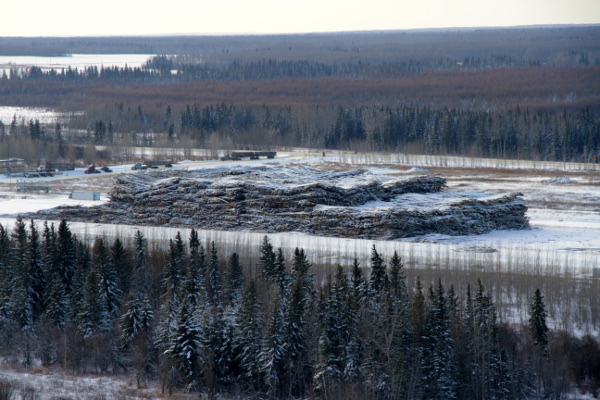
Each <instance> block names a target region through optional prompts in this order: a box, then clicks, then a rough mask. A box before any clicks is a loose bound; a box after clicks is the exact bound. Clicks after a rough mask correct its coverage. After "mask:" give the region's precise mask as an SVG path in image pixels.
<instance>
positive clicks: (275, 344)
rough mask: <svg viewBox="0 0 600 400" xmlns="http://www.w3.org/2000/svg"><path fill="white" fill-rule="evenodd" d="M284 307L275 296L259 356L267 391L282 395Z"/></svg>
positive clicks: (284, 357) (284, 353)
mask: <svg viewBox="0 0 600 400" xmlns="http://www.w3.org/2000/svg"><path fill="white" fill-rule="evenodd" d="M283 323H284V307H283V306H282V301H281V299H280V298H275V301H274V303H273V309H272V312H271V318H270V320H269V325H268V327H267V331H266V335H265V337H264V338H263V344H262V349H261V352H260V356H259V365H260V370H261V375H262V377H263V379H264V382H265V385H266V388H267V392H268V393H269V394H270V395H272V396H274V397H280V396H281V395H282V394H283V391H284V388H285V384H286V382H285V372H286V371H285V360H286V349H285V337H284V335H283Z"/></svg>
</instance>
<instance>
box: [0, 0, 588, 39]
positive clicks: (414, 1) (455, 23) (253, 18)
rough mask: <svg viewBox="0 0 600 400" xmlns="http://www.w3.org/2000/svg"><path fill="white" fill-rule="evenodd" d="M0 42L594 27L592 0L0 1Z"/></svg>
mask: <svg viewBox="0 0 600 400" xmlns="http://www.w3.org/2000/svg"><path fill="white" fill-rule="evenodd" d="M0 13H1V14H2V18H1V19H0V36H86V35H150V34H236V33H242V34H248V33H257V34H260V33H304V32H329V31H352V30H389V29H415V28H448V27H483V26H516V25H538V24H588V23H600V0H493V1H492V0H411V1H405V0H302V1H300V0H211V1H206V0H92V1H86V0H26V1H23V0H0Z"/></svg>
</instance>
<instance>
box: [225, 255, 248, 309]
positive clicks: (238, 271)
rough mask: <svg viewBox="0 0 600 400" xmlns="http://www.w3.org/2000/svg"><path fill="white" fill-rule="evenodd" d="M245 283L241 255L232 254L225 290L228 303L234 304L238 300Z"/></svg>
mask: <svg viewBox="0 0 600 400" xmlns="http://www.w3.org/2000/svg"><path fill="white" fill-rule="evenodd" d="M243 283H244V270H243V268H242V266H241V265H240V256H238V255H237V253H233V254H231V256H230V257H229V262H228V263H227V277H226V284H225V291H226V296H227V300H228V303H229V304H230V305H234V304H236V303H237V302H238V300H239V297H240V291H241V289H242V285H243Z"/></svg>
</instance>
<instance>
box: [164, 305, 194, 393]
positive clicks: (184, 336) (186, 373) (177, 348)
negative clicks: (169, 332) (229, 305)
mask: <svg viewBox="0 0 600 400" xmlns="http://www.w3.org/2000/svg"><path fill="white" fill-rule="evenodd" d="M201 348H202V337H201V333H200V330H199V328H198V326H197V323H196V321H195V319H194V314H193V312H192V311H191V310H190V309H189V307H188V304H187V302H184V303H183V305H182V306H181V310H180V311H179V317H178V318H177V326H176V328H175V331H174V332H173V341H172V343H171V345H170V347H169V348H168V350H167V354H170V355H171V356H172V357H173V358H174V359H175V361H176V365H177V368H178V369H179V371H180V374H181V377H182V379H183V381H184V383H185V384H186V386H187V388H188V389H198V385H199V383H198V378H199V371H200V363H201V361H202V356H201Z"/></svg>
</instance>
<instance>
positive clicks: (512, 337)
mask: <svg viewBox="0 0 600 400" xmlns="http://www.w3.org/2000/svg"><path fill="white" fill-rule="evenodd" d="M38 229H39V227H38V225H37V224H36V223H35V222H34V221H31V222H30V223H26V222H25V221H23V220H22V219H21V218H18V219H17V221H16V224H15V227H14V229H13V231H12V232H8V231H7V230H6V229H4V228H3V227H2V225H0V339H1V341H0V343H1V345H0V355H2V357H3V358H4V360H5V362H13V363H19V365H21V366H22V367H23V366H24V367H26V368H30V367H31V366H33V365H35V364H36V363H41V364H42V365H43V366H52V365H60V366H62V367H63V368H64V369H66V370H69V371H71V372H73V373H86V372H91V371H93V372H96V373H127V374H130V375H131V376H132V378H133V379H134V380H136V381H137V383H138V385H145V384H146V382H147V381H148V380H154V381H158V382H159V383H160V384H161V387H162V390H163V391H169V392H171V391H173V390H175V389H177V388H180V389H183V390H186V391H190V392H199V393H204V394H206V395H210V396H212V397H214V396H216V395H218V394H221V395H224V396H232V397H238V396H241V397H244V396H256V397H265V396H267V397H268V398H272V399H279V398H281V399H284V398H285V399H287V398H324V399H327V398H332V397H335V398H341V397H343V398H345V399H391V398H406V399H423V398H449V399H452V398H469V399H527V398H532V397H544V398H555V399H559V398H563V397H564V396H565V395H566V394H567V393H569V392H571V391H572V390H574V388H576V389H577V390H582V391H587V392H589V393H590V394H591V395H597V394H598V391H599V390H600V362H599V360H600V344H599V343H598V341H597V339H594V338H593V337H592V336H589V335H588V336H584V337H583V338H577V337H574V336H572V335H570V334H568V333H565V332H557V331H553V330H550V329H549V328H548V325H547V321H546V318H547V311H546V305H545V303H544V297H543V295H542V293H541V292H540V290H539V289H537V290H535V291H534V292H532V293H531V295H530V300H529V302H528V306H527V308H528V310H529V311H528V323H525V324H524V325H523V326H521V325H517V324H511V323H507V322H501V321H499V320H498V317H497V310H496V307H495V305H494V303H493V302H492V298H491V296H490V294H489V293H488V291H487V290H486V288H485V287H484V286H483V285H482V284H481V282H480V281H479V282H477V283H476V284H474V286H473V287H471V286H470V285H468V284H467V285H466V290H464V288H462V290H461V293H464V295H459V294H458V292H457V290H456V289H457V288H455V287H453V286H452V285H446V284H444V282H442V280H441V279H439V280H437V282H435V284H434V283H431V284H427V285H428V287H423V284H422V282H421V281H420V279H419V278H417V279H416V282H415V285H414V287H412V286H411V285H409V284H408V281H407V278H406V273H405V270H404V265H403V263H402V259H401V257H400V255H399V254H397V253H394V254H393V255H392V256H391V258H390V259H389V260H388V261H387V262H386V260H385V259H384V258H383V256H382V255H380V254H379V253H378V251H377V249H376V248H375V246H373V249H372V253H371V257H370V262H369V265H368V266H365V267H366V268H363V267H361V266H360V265H359V264H358V262H356V261H355V262H354V263H353V264H352V265H348V266H345V267H342V266H328V267H327V266H325V267H324V268H325V270H327V269H329V270H333V271H335V272H334V273H333V274H329V275H328V276H326V277H325V278H324V279H320V280H317V279H316V278H315V274H314V271H313V270H312V269H313V266H312V265H311V264H310V263H309V261H308V259H309V258H308V255H307V254H306V253H305V252H304V251H303V250H302V249H298V248H296V250H295V251H294V252H293V255H292V257H291V259H289V260H288V259H286V258H285V256H284V255H283V252H282V250H281V249H275V248H273V246H272V244H271V242H270V241H269V239H268V238H267V237H265V238H264V240H263V241H262V243H261V245H260V247H259V248H257V249H255V252H256V254H257V255H258V257H257V258H258V263H257V265H255V266H250V265H249V264H248V262H249V260H248V259H246V258H245V257H244V256H240V255H239V254H238V253H231V254H222V253H220V252H219V251H218V249H217V248H216V246H215V243H214V242H211V243H209V244H207V247H204V246H203V245H202V243H200V241H199V239H198V235H197V232H196V231H195V230H192V231H191V233H190V236H189V240H187V241H184V240H183V239H182V237H181V235H180V234H179V233H178V234H177V235H176V236H175V237H174V238H170V239H169V245H168V248H167V249H166V251H163V250H160V249H158V248H154V249H152V248H151V246H149V245H148V243H147V241H146V239H145V238H144V236H143V234H142V233H141V232H140V231H137V233H136V234H135V238H134V240H133V243H132V245H131V246H127V245H125V244H124V243H123V242H122V241H121V240H120V239H115V240H114V241H108V240H106V239H103V238H97V239H95V241H94V244H93V246H92V247H89V246H88V245H87V244H86V243H84V242H83V241H81V240H79V239H78V238H76V237H75V236H74V235H73V234H72V233H71V231H70V228H69V226H68V224H67V222H66V221H64V220H63V221H61V222H60V224H59V225H58V226H55V225H54V224H48V223H44V225H43V228H41V231H40V230H38Z"/></svg>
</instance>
